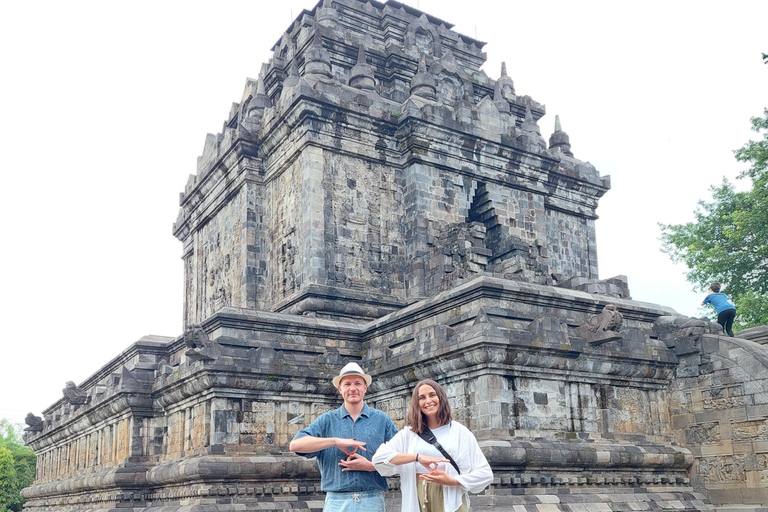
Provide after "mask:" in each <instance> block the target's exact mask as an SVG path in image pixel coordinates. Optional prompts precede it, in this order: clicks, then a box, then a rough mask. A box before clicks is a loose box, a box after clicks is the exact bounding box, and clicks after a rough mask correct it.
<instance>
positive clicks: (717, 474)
mask: <svg viewBox="0 0 768 512" xmlns="http://www.w3.org/2000/svg"><path fill="white" fill-rule="evenodd" d="M718 327H719V326H718ZM688 329H689V330H690V329H691V327H689V328H688ZM691 345H692V346H690V347H689V348H688V349H687V350H686V352H687V353H686V354H685V355H684V356H683V357H681V368H680V371H679V372H678V377H679V378H678V379H676V380H675V381H674V382H673V383H672V386H671V393H670V402H669V403H670V410H671V414H672V425H673V426H674V427H675V428H676V440H677V442H678V443H679V444H680V445H682V446H687V447H689V448H690V450H691V452H692V453H693V455H694V457H695V463H694V465H693V468H692V475H693V485H694V487H695V488H697V489H701V490H706V491H707V495H708V496H709V498H710V499H711V500H712V502H713V503H716V504H728V503H744V504H757V505H759V504H765V503H768V350H766V347H765V345H759V344H757V343H754V342H751V341H747V340H743V339H739V338H729V337H725V336H721V335H715V334H701V335H700V337H698V338H695V341H694V343H692V344H691Z"/></svg>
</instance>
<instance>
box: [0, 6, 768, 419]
mask: <svg viewBox="0 0 768 512" xmlns="http://www.w3.org/2000/svg"><path fill="white" fill-rule="evenodd" d="M404 3H406V4H408V5H411V6H413V7H418V8H420V9H421V10H423V11H426V12H428V13H430V14H432V15H434V16H437V17H438V18H440V19H443V20H445V21H447V22H450V23H453V24H455V27H454V30H457V31H458V32H461V33H464V34H466V35H469V36H472V37H476V38H478V39H480V40H482V41H487V42H488V44H487V45H486V46H485V48H484V50H485V51H486V53H487V56H488V60H487V62H486V64H485V65H484V67H483V69H484V70H485V72H486V73H487V74H488V75H489V76H490V77H492V78H498V76H499V74H500V68H501V62H502V61H506V64H507V69H508V73H509V75H510V77H511V78H512V79H513V80H514V82H515V89H516V92H517V94H518V95H529V96H531V97H533V99H534V100H536V101H538V102H539V103H542V104H544V105H546V109H547V115H546V116H545V117H544V118H542V119H541V121H540V123H539V125H540V126H541V131H542V135H543V136H544V138H545V139H547V140H548V139H549V135H550V134H551V133H552V131H553V130H554V122H555V121H554V119H555V115H559V116H560V120H561V123H562V127H563V129H564V130H565V131H566V132H567V133H568V134H569V135H570V139H571V144H572V150H573V152H574V154H575V156H576V157H577V158H579V159H581V160H585V161H589V162H591V163H592V164H593V165H595V167H596V168H597V169H598V171H599V172H600V173H601V175H610V176H611V190H610V191H609V192H608V193H607V194H606V195H605V196H604V197H603V198H602V199H601V200H600V203H599V207H598V210H597V211H598V214H599V216H600V219H599V220H598V221H597V242H598V259H599V270H600V277H601V278H609V277H612V276H615V275H619V274H622V275H626V276H627V277H628V280H629V288H630V292H631V294H632V297H633V298H634V299H636V300H640V301H645V302H652V303H657V304H663V305H666V306H670V307H672V308H674V309H675V310H676V311H678V312H679V313H681V314H685V315H689V316H701V315H702V314H704V310H703V309H700V308H699V307H698V305H699V303H700V302H701V299H702V294H701V293H698V292H697V293H694V292H693V291H692V285H691V284H690V283H688V282H686V280H685V270H686V269H685V268H684V267H682V266H680V265H673V264H672V262H671V261H670V259H669V257H668V256H667V255H665V254H663V253H662V252H661V251H660V242H659V236H660V229H659V227H658V223H665V224H675V223H684V222H689V221H691V220H693V212H694V211H695V209H696V205H697V201H699V200H701V199H706V198H708V197H709V195H708V189H709V187H710V186H711V185H716V184H719V183H721V181H722V179H723V177H726V178H728V179H731V180H734V178H735V177H736V176H737V175H738V174H739V173H740V172H741V171H742V170H743V169H744V165H743V164H740V163H738V162H736V161H735V159H734V158H733V150H735V149H737V148H739V147H740V146H741V145H743V144H744V143H745V142H746V141H747V140H749V139H750V138H752V139H757V138H758V135H757V134H756V133H754V132H751V131H750V123H749V118H750V117H752V116H760V115H762V111H763V108H765V107H768V66H765V65H764V64H763V63H762V60H761V57H760V56H761V52H765V53H768V33H767V32H766V31H765V20H766V19H768V2H765V1H764V0H753V1H739V0H735V1H733V2H729V3H728V4H727V7H726V4H724V3H715V2H700V1H692V0H691V1H689V0H677V1H672V2H671V1H669V0H664V1H659V0H649V1H645V2H616V1H592V0H587V1H579V2H573V1H561V0H548V1H546V2H531V1H526V2H519V1H517V0H508V1H504V2H501V1H498V0H473V1H472V2H466V1H452V0H406V1H405V2H404ZM314 4H315V2H314V1H311V0H281V1H279V2H277V1H265V0H250V1H235V0H223V1H218V2H213V1H208V2H197V1H183V2H182V1H177V0H164V1H161V2H160V1H155V0H152V1H150V0H132V1H130V2H127V1H122V0H114V1H110V2H104V1H101V0H99V1H84V0H68V1H67V2H60V1H58V0H56V1H54V0H43V1H41V0H26V1H24V2H2V3H0V48H3V50H2V52H0V70H2V75H3V77H4V78H3V79H2V80H1V81H0V154H1V155H2V164H0V166H1V167H0V169H2V178H0V179H1V180H2V181H1V183H2V188H0V194H1V197H2V200H1V201H0V219H1V222H2V231H1V232H2V237H3V241H4V243H3V244H2V249H0V268H2V269H3V271H4V272H5V276H4V277H5V279H4V286H3V289H4V290H5V292H4V293H3V294H2V298H1V299H0V301H2V304H1V307H0V318H1V319H2V325H3V341H2V345H1V347H2V348H1V349H0V418H2V417H5V418H8V419H10V420H11V421H14V422H23V418H24V416H25V415H26V413H27V412H33V413H34V414H36V415H40V414H41V413H42V411H43V410H44V409H45V408H47V407H48V406H49V405H51V404H52V403H54V402H55V401H56V400H58V399H59V398H60V397H61V396H62V393H61V389H62V388H63V387H64V385H65V383H66V382H67V381H74V382H75V383H78V384H79V383H81V382H82V381H84V380H85V379H87V378H88V377H89V376H90V375H91V374H93V373H94V372H96V371H97V370H98V369H99V368H101V366H103V365H104V364H106V363H107V362H108V361H110V360H111V359H112V358H114V357H115V356H117V355H118V354H119V353H120V352H122V351H123V350H125V349H126V348H127V347H128V346H129V345H130V344H131V343H133V342H135V341H137V340H138V339H139V338H141V337H142V336H144V335H148V334H155V335H163V336H177V335H179V334H181V330H182V304H183V294H182V284H183V275H182V271H183V268H182V262H181V250H182V248H181V242H179V241H178V240H176V239H175V238H174V237H173V235H172V233H171V229H172V225H173V222H174V221H175V219H176V215H177V213H178V201H179V193H180V192H181V191H182V190H183V188H184V185H185V183H186V181H187V177H188V175H189V174H194V173H195V172H196V159H197V157H198V156H199V155H200V154H201V152H202V149H203V143H204V140H205V136H206V134H207V133H218V132H220V131H221V129H222V124H223V122H224V120H225V118H226V117H227V115H228V113H229V111H230V106H231V104H232V103H233V102H239V101H240V100H241V97H242V93H243V88H244V86H245V81H246V78H247V77H254V78H255V77H257V76H258V73H259V71H260V69H261V64H262V63H263V62H266V61H267V60H268V59H269V57H270V52H269V49H270V48H271V47H272V45H273V44H274V43H275V42H277V41H278V39H279V38H280V36H281V35H282V33H283V31H285V30H286V29H287V28H288V25H289V24H290V22H291V20H292V19H293V18H294V17H296V16H298V14H299V13H300V12H301V10H302V9H311V8H312V7H313V6H314ZM747 185H748V184H746V183H740V184H739V185H738V186H739V187H741V188H744V187H745V186H747ZM725 291H726V292H727V289H726V290H725Z"/></svg>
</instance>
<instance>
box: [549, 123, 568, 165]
mask: <svg viewBox="0 0 768 512" xmlns="http://www.w3.org/2000/svg"><path fill="white" fill-rule="evenodd" d="M549 149H550V150H551V151H558V152H560V153H563V154H564V155H568V156H570V157H573V153H572V152H571V139H570V137H568V134H567V133H565V132H564V131H563V129H562V127H561V126H560V116H555V132H554V133H553V134H552V136H551V137H549Z"/></svg>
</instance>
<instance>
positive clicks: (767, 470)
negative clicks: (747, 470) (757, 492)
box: [755, 453, 768, 484]
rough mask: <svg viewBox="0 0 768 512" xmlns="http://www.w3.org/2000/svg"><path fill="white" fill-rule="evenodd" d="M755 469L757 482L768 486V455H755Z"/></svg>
mask: <svg viewBox="0 0 768 512" xmlns="http://www.w3.org/2000/svg"><path fill="white" fill-rule="evenodd" d="M755 469H756V471H757V481H758V482H759V483H761V484H768V453H756V454H755Z"/></svg>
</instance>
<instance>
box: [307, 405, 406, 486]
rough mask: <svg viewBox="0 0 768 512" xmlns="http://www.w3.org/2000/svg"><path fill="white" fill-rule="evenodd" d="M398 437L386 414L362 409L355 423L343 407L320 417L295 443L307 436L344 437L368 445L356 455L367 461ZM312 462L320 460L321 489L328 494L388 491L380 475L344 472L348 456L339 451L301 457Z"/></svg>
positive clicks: (371, 409)
mask: <svg viewBox="0 0 768 512" xmlns="http://www.w3.org/2000/svg"><path fill="white" fill-rule="evenodd" d="M395 434H397V427H395V424H394V423H393V422H392V420H391V419H390V417H389V416H387V415H386V414H385V413H383V412H381V411H379V410H376V409H373V408H371V407H368V405H365V404H364V405H363V410H362V412H361V413H360V416H358V417H357V420H356V421H352V417H351V416H350V415H349V413H348V412H347V409H346V408H345V407H344V406H343V405H342V406H341V407H339V408H338V409H335V410H333V411H328V412H326V413H325V414H322V415H320V417H318V418H317V419H316V420H315V421H313V422H312V424H310V425H309V426H308V427H307V428H304V429H302V430H300V431H299V432H298V433H297V434H296V436H295V437H294V439H299V438H300V437H304V436H312V437H341V438H346V439H356V440H358V441H364V442H365V450H366V451H362V450H358V451H357V453H359V454H360V455H362V456H363V457H365V458H366V459H368V460H371V458H372V457H373V454H374V453H376V450H377V449H378V448H379V446H380V445H382V444H384V443H386V442H387V441H389V440H390V439H392V437H394V435H395ZM298 455H303V456H304V457H306V458H308V459H311V458H313V457H317V464H318V466H319V467H320V475H321V478H322V482H321V488H322V490H323V491H325V492H364V491H386V490H387V489H389V486H388V485H387V480H386V479H385V478H384V477H383V476H381V475H380V474H379V473H378V471H342V469H343V467H342V466H339V461H341V460H342V459H346V458H347V455H346V454H345V453H344V452H342V451H341V450H339V449H338V448H336V447H335V446H333V447H331V448H325V449H324V450H320V451H318V452H312V453H299V454H298Z"/></svg>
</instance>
